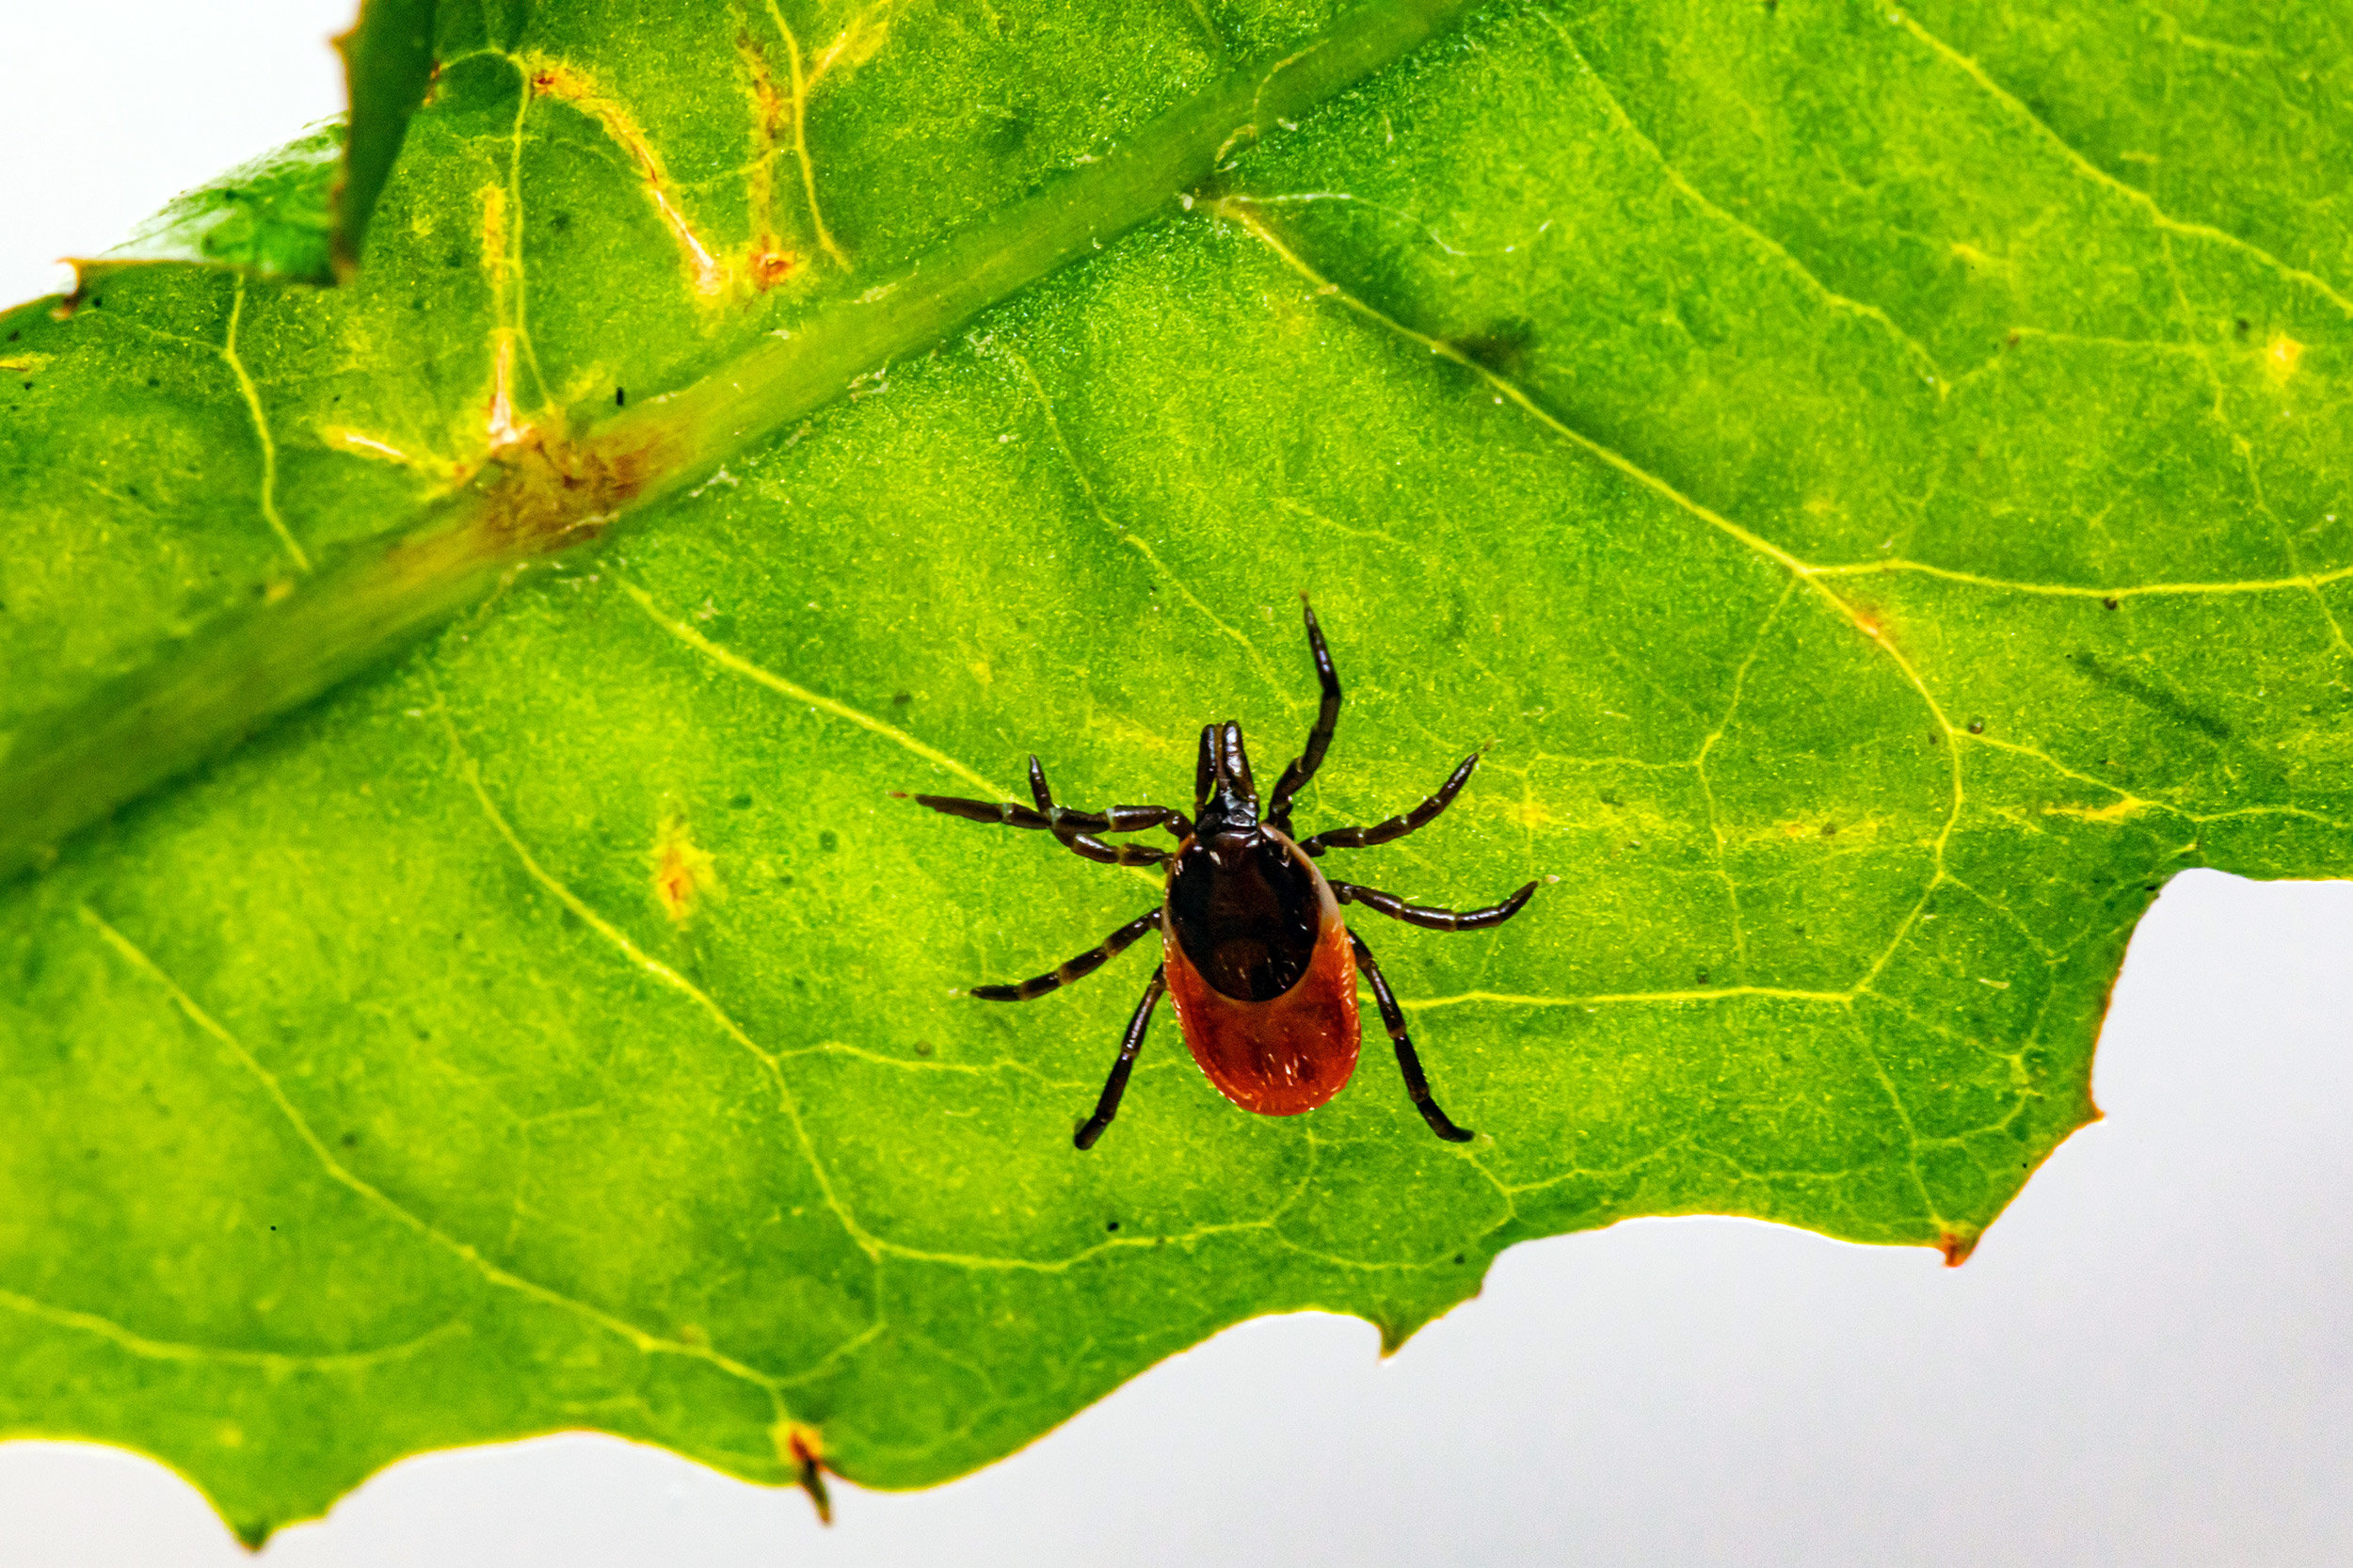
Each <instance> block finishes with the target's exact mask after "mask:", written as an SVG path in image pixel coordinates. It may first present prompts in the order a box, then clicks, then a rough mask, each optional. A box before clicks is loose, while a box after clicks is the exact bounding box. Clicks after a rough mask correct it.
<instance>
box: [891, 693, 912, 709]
mask: <svg viewBox="0 0 2353 1568" xmlns="http://www.w3.org/2000/svg"><path fill="white" fill-rule="evenodd" d="M914 700H915V694H914V693H913V692H893V693H891V694H890V706H892V707H893V708H904V707H905V706H906V705H907V704H908V703H910V702H913V701H914Z"/></svg>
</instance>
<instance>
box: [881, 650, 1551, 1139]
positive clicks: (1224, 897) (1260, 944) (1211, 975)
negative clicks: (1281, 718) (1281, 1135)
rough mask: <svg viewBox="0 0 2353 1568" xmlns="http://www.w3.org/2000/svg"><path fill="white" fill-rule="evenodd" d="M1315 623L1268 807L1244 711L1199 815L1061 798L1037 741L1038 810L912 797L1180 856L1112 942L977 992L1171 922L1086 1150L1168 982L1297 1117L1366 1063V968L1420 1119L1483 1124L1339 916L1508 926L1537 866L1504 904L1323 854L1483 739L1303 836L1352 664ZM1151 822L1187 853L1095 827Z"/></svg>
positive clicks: (1089, 1127)
mask: <svg viewBox="0 0 2353 1568" xmlns="http://www.w3.org/2000/svg"><path fill="white" fill-rule="evenodd" d="M1307 640H1308V646H1309V647H1310V648H1312V649H1313V650H1314V653H1315V660H1316V673H1317V675H1318V676H1319V678H1320V679H1321V683H1322V687H1323V700H1322V705H1321V710H1320V711H1319V712H1318V713H1317V715H1316V723H1315V728H1313V729H1312V730H1310V731H1309V732H1308V736H1307V744H1306V748H1305V750H1304V751H1303V752H1301V754H1300V756H1299V758H1298V760H1296V761H1294V762H1292V763H1291V764H1290V766H1289V767H1288V768H1286V769H1284V770H1283V776H1282V779H1281V780H1280V781H1279V782H1278V783H1277V784H1276V785H1275V787H1274V794H1273V798H1272V799H1271V800H1270V801H1269V802H1268V806H1267V811H1266V814H1265V817H1264V818H1263V820H1262V819H1261V818H1260V816H1259V811H1258V793H1257V786H1256V785H1255V784H1254V783H1253V782H1252V780H1251V776H1250V760H1249V758H1248V757H1247V755H1245V754H1244V752H1243V750H1242V740H1241V727H1240V726H1238V725H1234V724H1230V723H1228V724H1222V725H1220V724H1213V725H1210V726H1209V727H1208V728H1204V729H1203V730H1202V731H1201V755H1200V762H1199V766H1198V768H1197V769H1196V772H1195V775H1194V789H1193V818H1192V819H1190V820H1188V819H1187V818H1186V817H1185V816H1184V814H1183V813H1181V812H1178V811H1176V810H1172V809H1171V808H1167V807H1164V806H1114V807H1112V808H1111V809H1110V810H1109V811H1102V812H1097V811H1073V810H1069V809H1066V808H1063V807H1059V806H1056V805H1055V804H1054V799H1053V795H1052V793H1051V792H1050V791H1048V789H1047V786H1046V775H1045V773H1044V771H1043V770H1042V769H1041V768H1040V767H1039V766H1038V762H1037V759H1036V758H1034V757H1032V758H1031V759H1030V792H1031V795H1032V798H1033V799H1034V800H1035V801H1036V803H1037V804H1036V808H1034V809H1032V808H1029V807H1024V806H1017V805H1014V804H1012V803H1010V802H1007V803H1004V804H1002V805H999V804H995V803H992V802H988V801H978V800H953V799H949V798H946V797H943V796H938V795H918V796H917V797H916V799H917V800H918V801H919V802H920V803H921V804H922V805H925V806H928V807H931V808H933V809H934V810H938V811H945V812H948V813H949V814H950V815H952V816H958V817H964V818H967V819H968V820H971V821H976V822H998V823H1003V824H1007V825H1009V826H1014V827H1031V828H1044V829H1046V830H1048V831H1049V832H1051V833H1052V834H1053V835H1054V837H1055V839H1056V840H1059V841H1060V842H1061V843H1062V844H1063V845H1064V847H1065V848H1067V849H1070V850H1072V851H1074V852H1076V853H1077V854H1080V855H1082V856H1086V857H1087V858H1088V859H1090V860H1097V861H1101V862H1104V863H1106V864H1110V865H1165V866H1167V867H1168V891H1167V895H1166V897H1165V899H1164V900H1163V901H1162V903H1161V904H1160V907H1159V908H1158V909H1155V910H1153V911H1152V912H1151V913H1150V914H1147V915H1144V916H1142V917H1140V918H1138V919H1136V920H1130V921H1129V922H1128V924H1126V925H1124V926H1122V927H1120V928H1119V929H1118V930H1117V931H1114V932H1112V934H1111V936H1109V937H1108V938H1106V939H1105V940H1104V941H1103V943H1102V944H1101V945H1100V946H1099V947H1096V948H1093V949H1091V950H1089V951H1088V952H1083V953H1080V955H1079V956H1078V957H1076V958H1074V959H1072V960H1071V961H1070V962H1069V963H1067V964H1064V965H1063V966H1062V967H1061V968H1058V969H1056V970H1055V971H1054V972H1053V973H1051V974H1044V975H1039V976H1038V977H1037V978H1036V979H1034V980H1029V981H1024V982H1023V983H1022V984H1018V985H981V986H975V987H974V988H973V992H972V994H973V995H974V996H976V997H979V998H982V999H983V1000H989V1001H1026V1000H1030V999H1031V998H1032V997H1040V996H1044V995H1045V994H1046V993H1047V992H1048V991H1052V990H1055V989H1057V988H1059V987H1061V986H1063V985H1065V984H1069V983H1070V982H1072V981H1074V980H1078V979H1080V978H1081V977H1083V976H1085V975H1088V974H1091V973H1093V972H1094V971H1095V970H1096V969H1097V968H1100V967H1102V965H1104V964H1105V963H1107V962H1108V961H1110V960H1111V959H1112V957H1113V956H1114V955H1116V954H1117V953H1119V952H1122V951H1123V950H1125V949H1126V948H1128V946H1129V945H1130V944H1132V943H1134V942H1135V941H1137V940H1138V939H1139V938H1141V937H1142V936H1144V934H1145V933H1146V932H1149V931H1155V930H1157V931H1159V932H1160V953H1161V962H1160V968H1158V969H1156V970H1154V971H1153V974H1152V980H1151V984H1148V985H1146V986H1145V987H1144V1000H1142V1001H1140V1002H1139V1003H1138V1004H1137V1006H1136V1011H1135V1016H1133V1017H1132V1018H1130V1019H1129V1020H1128V1033H1127V1038H1126V1039H1125V1040H1124V1041H1123V1042H1122V1043H1121V1046H1120V1051H1119V1058H1118V1060H1117V1061H1116V1062H1115V1063H1114V1064H1112V1073H1111V1080H1110V1081H1109V1082H1108V1083H1106V1084H1105V1085H1104V1087H1103V1096H1102V1099H1101V1101H1100V1102H1099V1103H1098V1104H1097V1105H1096V1108H1095V1114H1094V1115H1093V1116H1091V1117H1089V1118H1088V1119H1087V1121H1086V1123H1085V1124H1084V1125H1083V1126H1081V1127H1080V1128H1079V1131H1078V1135H1077V1139H1076V1142H1077V1143H1078V1145H1079V1147H1080V1148H1082V1149H1083V1148H1088V1147H1091V1146H1092V1145H1093V1144H1094V1143H1095V1140H1096V1138H1098V1137H1100V1136H1101V1135H1102V1132H1103V1128H1106V1127H1108V1126H1109V1125H1110V1124H1111V1119H1112V1116H1113V1114H1115V1113H1116V1112H1117V1111H1118V1109H1119V1099H1120V1096H1121V1095H1122V1094H1123V1093H1125V1092H1126V1090H1127V1087H1128V1071H1129V1069H1130V1068H1131V1067H1133V1065H1134V1064H1135V1058H1136V1052H1137V1050H1138V1049H1139V1048H1141V1047H1142V1046H1143V1044H1144V1029H1145V1027H1146V1026H1147V1025H1148V1024H1149V1023H1150V1022H1151V1018H1152V1009H1153V1007H1154V1006H1155V1005H1156V1004H1157V1003H1158V1002H1159V1001H1160V994H1161V992H1162V991H1166V992H1167V993H1168V997H1169V1000H1170V1001H1171V1002H1172V1003H1173V1004H1174V1005H1175V1007H1176V1009H1177V1025H1178V1027H1179V1028H1180V1029H1181V1030H1182V1031H1183V1032H1184V1036H1185V1044H1186V1045H1187V1046H1189V1047H1191V1048H1192V1050H1193V1060H1194V1061H1195V1062H1197V1063H1199V1064H1201V1070H1202V1071H1203V1072H1205V1073H1207V1074H1208V1075H1209V1081H1210V1082H1211V1083H1214V1084H1216V1085H1217V1087H1218V1091H1219V1093H1221V1094H1223V1095H1224V1096H1225V1097H1226V1098H1227V1099H1230V1100H1232V1101H1233V1102H1234V1103H1235V1104H1236V1105H1239V1106H1241V1108H1242V1109H1243V1110H1245V1111H1255V1112H1259V1113H1260V1114H1262V1115H1269V1116H1293V1115H1297V1114H1298V1113H1299V1112H1303V1111H1312V1110H1314V1109H1315V1108H1316V1107H1317V1106H1319V1105H1321V1104H1323V1103H1325V1102H1326V1101H1327V1100H1329V1099H1331V1098H1332V1096H1335V1095H1337V1094H1338V1093H1339V1092H1340V1090H1341V1088H1342V1087H1343V1086H1344V1085H1346V1083H1347V1082H1348V1080H1349V1075H1350V1074H1352V1073H1353V1072H1354V1071H1355V1070H1356V1056H1357V1051H1358V1048H1359V1041H1360V1038H1361V1031H1360V1029H1359V1026H1358V1022H1357V1016H1356V971H1357V969H1358V968H1360V967H1361V968H1363V969H1364V971H1365V977H1366V978H1367V979H1368V980H1369V981H1370V982H1371V984H1372V994H1373V998H1374V1000H1376V1001H1378V1002H1379V1003H1380V1007H1381V1017H1382V1022H1383V1023H1384V1024H1385V1026H1386V1027H1387V1029H1388V1033H1389V1039H1390V1042H1391V1043H1392V1045H1394V1046H1395V1048H1396V1050H1397V1060H1398V1065H1399V1067H1400V1069H1401V1071H1402V1072H1403V1074H1404V1078H1405V1089H1406V1093H1407V1094H1408V1095H1410V1096H1412V1097H1413V1100H1414V1103H1415V1105H1416V1107H1417V1108H1418V1109H1419V1110H1420V1112H1421V1113H1422V1117H1423V1119H1424V1120H1425V1121H1427V1122H1428V1123H1429V1124H1430V1128H1431V1130H1432V1131H1433V1132H1435V1133H1437V1135H1438V1136H1439V1137H1441V1138H1446V1139H1449V1140H1451V1141H1455V1142H1461V1141H1463V1140H1465V1139H1467V1138H1469V1137H1470V1134H1469V1133H1468V1132H1465V1131H1464V1130H1463V1129H1462V1128H1458V1127H1456V1126H1455V1125H1454V1124H1453V1123H1452V1122H1451V1121H1449V1120H1448V1118H1447V1115H1446V1112H1443V1111H1441V1110H1439V1109H1438V1106H1437V1102H1436V1101H1435V1100H1433V1098H1431V1096H1430V1087H1429V1084H1428V1082H1427V1081H1426V1080H1424V1079H1423V1077H1422V1071H1421V1063H1420V1060H1419V1058H1418V1057H1417V1056H1416V1054H1415V1052H1414V1047H1413V1043H1412V1041H1411V1040H1409V1039H1408V1038H1407V1037H1406V1032H1405V1018H1404V1014H1403V1012H1402V1011H1401V1009H1400V1008H1399V1007H1398V1005H1397V999H1396V998H1395V997H1394V996H1392V995H1391V994H1390V992H1389V987H1388V983H1387V982H1386V981H1385V980H1384V979H1383V978H1382V974H1381V970H1380V968H1379V966H1377V965H1375V964H1374V963H1373V961H1372V953H1371V952H1370V951H1369V949H1367V948H1366V946H1365V944H1364V939H1363V938H1362V937H1359V936H1356V935H1355V934H1354V933H1353V932H1352V931H1350V930H1349V929H1348V927H1347V925H1346V924H1345V923H1344V922H1343V921H1342V920H1341V919H1340V905H1341V904H1352V903H1353V904H1365V905H1367V906H1369V907H1370V908H1372V909H1376V910H1378V911H1380V912H1381V913H1382V914H1385V915H1388V916H1390V917H1392V918H1393V919H1397V920H1403V921H1405V922H1406V923H1408V924H1411V925H1419V926H1425V927H1428V928H1431V929H1433V930H1440V931H1468V930H1478V929H1481V928H1483V927H1487V926H1493V925H1500V924H1502V923H1503V922H1504V921H1505V920H1509V919H1511V918H1512V917H1513V915H1515V914H1517V913H1519V911H1520V907H1521V905H1523V904H1526V903H1527V902H1528V899H1529V894H1530V893H1532V892H1534V891H1535V886H1536V885H1535V884H1534V883H1532V882H1531V883H1529V885H1528V886H1527V887H1524V888H1521V889H1520V890H1519V891H1518V892H1516V893H1513V895H1512V896H1511V897H1510V898H1509V899H1506V900H1505V901H1504V902H1503V903H1501V904H1496V905H1494V906H1492V907H1490V908H1485V909H1472V910H1465V911H1463V912H1461V913H1456V912H1453V911H1451V910H1444V909H1429V908H1424V907H1422V906H1420V905H1417V904H1407V903H1405V902H1404V901H1403V900H1401V899H1399V898H1397V897H1394V896H1393V895H1391V894H1388V893H1384V892H1380V891H1378V890H1376V889H1374V888H1360V887H1356V886H1354V885H1353V884H1351V883H1346V882H1330V881H1326V880H1325V879H1324V876H1323V873H1322V872H1320V871H1319V870H1317V868H1316V864H1315V861H1316V857H1317V856H1321V855H1322V854H1323V853H1324V851H1326V850H1327V849H1336V848H1337V849H1356V848H1365V847H1368V846H1370V845H1373V844H1382V843H1386V842H1388V841H1389V840H1392V839H1399V838H1402V837H1403V836H1404V835H1406V834H1408V833H1411V832H1413V831H1414V830H1415V829H1416V828H1417V827H1420V826H1422V825H1423V824H1426V823H1428V822H1429V821H1430V820H1431V819H1432V818H1433V817H1435V816H1436V815H1437V814H1438V813H1439V812H1441V811H1443V810H1445V809H1446V808H1447V806H1448V804H1449V802H1451V801H1452V800H1453V799H1454V796H1455V794H1456V792H1459V791H1460V790H1461V789H1462V787H1463V784H1464V782H1465V780H1466V779H1468V778H1469V777H1470V775H1471V770H1472V768H1473V767H1475V766H1476V765H1477V763H1478V760H1479V759H1478V757H1477V755H1476V754H1473V755H1472V756H1470V757H1466V758H1465V759H1464V760H1463V761H1462V764H1461V765H1460V766H1458V767H1457V768H1456V769H1455V770H1454V772H1453V774H1452V776H1449V778H1448V779H1447V781H1446V783H1445V784H1444V785H1442V786H1440V788H1439V790H1438V792H1437V793H1436V794H1434V795H1433V796H1431V797H1430V798H1429V799H1428V800H1425V801H1423V802H1422V803H1421V805H1420V806H1419V807H1417V808H1415V809H1414V810H1413V811H1411V812H1410V813H1408V814H1406V815H1404V816H1401V817H1392V818H1390V819H1389V820H1388V821H1387V822H1385V823H1380V824H1376V825H1374V826H1371V827H1345V828H1337V829H1335V830H1333V831H1331V832H1327V833H1321V834H1318V835H1316V836H1315V837H1313V838H1310V839H1306V840H1296V841H1295V840H1293V839H1292V838H1291V836H1290V809H1291V802H1292V800H1293V799H1294V797H1296V796H1297V794H1298V793H1299V792H1300V791H1301V790H1302V789H1304V788H1305V786H1306V784H1307V781H1308V780H1309V779H1310V778H1312V777H1314V776H1315V772H1316V769H1317V768H1318V766H1320V765H1321V763H1322V761H1323V754H1324V751H1325V749H1326V748H1327V747H1328V746H1329V745H1330V744H1331V742H1332V731H1333V728H1334V727H1335V726H1336V725H1337V722H1338V719H1339V707H1340V683H1339V678H1338V676H1337V674H1335V673H1334V671H1333V668H1332V657H1331V654H1330V652H1329V650H1328V649H1326V648H1325V647H1324V643H1323V633H1322V632H1321V630H1320V629H1319V628H1318V627H1317V625H1316V617H1315V612H1314V611H1312V610H1310V611H1308V612H1307ZM1151 827H1162V828H1165V829H1166V830H1167V831H1168V832H1170V833H1172V834H1174V835H1175V836H1176V837H1177V839H1179V840H1181V842H1180V843H1179V844H1178V845H1177V850H1176V852H1175V853H1174V854H1171V853H1169V852H1168V851H1166V850H1159V849H1148V848H1145V847H1143V846H1141V845H1135V844H1121V845H1112V844H1111V843H1108V842H1106V841H1105V840H1103V839H1101V838H1099V837H1096V835H1099V834H1107V833H1131V832H1137V831H1140V830H1143V829H1145V828H1151Z"/></svg>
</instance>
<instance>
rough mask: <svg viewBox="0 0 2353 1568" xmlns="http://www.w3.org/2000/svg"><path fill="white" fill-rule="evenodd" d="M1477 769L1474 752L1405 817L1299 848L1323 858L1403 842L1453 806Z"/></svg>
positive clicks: (1337, 832) (1332, 832) (1327, 835)
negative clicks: (1326, 854)
mask: <svg viewBox="0 0 2353 1568" xmlns="http://www.w3.org/2000/svg"><path fill="white" fill-rule="evenodd" d="M1478 766H1479V753H1477V752H1475V751H1474V752H1472V753H1471V754H1470V755H1469V756H1468V757H1465V758H1464V759H1463V760H1462V761H1461V762H1460V763H1458V764H1457V765H1456V767H1455V769H1454V771H1453V772H1452V773H1450V774H1449V775H1447V778H1446V782H1445V783H1443V784H1441V785H1439V786H1438V792H1437V793H1436V794H1434V795H1432V796H1431V797H1430V798H1429V799H1428V800H1425V801H1423V802H1422V803H1421V804H1420V805H1419V806H1417V807H1415V808H1413V809H1412V810H1411V811H1408V812H1406V813H1405V814H1404V815H1403V816H1401V817H1391V818H1390V819H1389V820H1388V821H1387V822H1379V823H1374V824H1372V825H1371V826H1370V827H1335V828H1331V829H1328V830H1327V831H1325V832H1322V833H1319V834H1317V835H1316V836H1315V837H1314V838H1312V839H1302V840H1299V847H1300V848H1301V849H1303V850H1305V851H1306V852H1307V853H1308V854H1309V855H1321V854H1322V853H1323V852H1324V851H1325V850H1327V849H1370V848H1371V847H1372V846H1373V845H1375V844H1385V843H1387V842H1389V841H1390V840H1392V839H1402V838H1403V837H1405V835H1407V834H1408V833H1411V832H1413V831H1414V829H1416V828H1417V827H1427V826H1428V825H1429V824H1430V821H1431V819H1432V818H1433V817H1435V816H1436V815H1437V814H1438V813H1439V812H1441V811H1443V810H1445V809H1446V808H1448V807H1449V806H1451V805H1453V804H1454V797H1455V796H1456V795H1458V794H1461V793H1462V792H1463V786H1464V785H1465V784H1466V783H1468V782H1470V776H1471V770H1472V769H1474V768H1476V767H1478Z"/></svg>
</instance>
